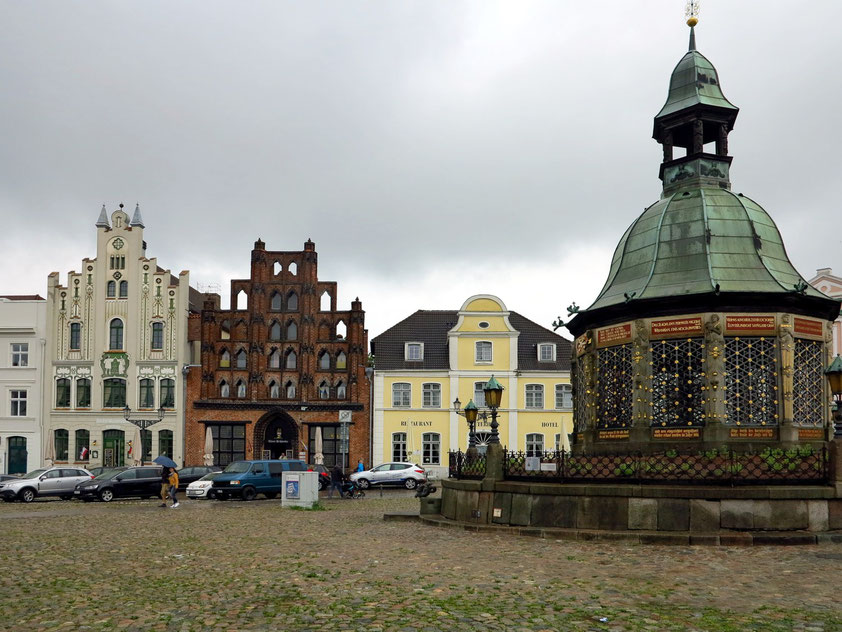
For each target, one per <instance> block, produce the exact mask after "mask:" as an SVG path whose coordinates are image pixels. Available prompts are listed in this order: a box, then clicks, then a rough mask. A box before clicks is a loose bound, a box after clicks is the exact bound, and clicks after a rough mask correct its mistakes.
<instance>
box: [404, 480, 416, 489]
mask: <svg viewBox="0 0 842 632" xmlns="http://www.w3.org/2000/svg"><path fill="white" fill-rule="evenodd" d="M403 486H404V487H406V488H407V489H415V488H416V487H418V481H416V480H415V479H414V478H408V479H406V480H405V481H404V482H403Z"/></svg>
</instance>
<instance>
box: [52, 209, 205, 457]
mask: <svg viewBox="0 0 842 632" xmlns="http://www.w3.org/2000/svg"><path fill="white" fill-rule="evenodd" d="M122 206H123V205H122V204H121V205H120V209H118V210H116V211H114V212H113V213H112V214H111V219H110V222H109V219H108V216H107V214H106V211H105V207H104V206H103V208H102V212H101V214H100V217H99V220H98V221H97V223H96V226H97V248H96V257H95V258H93V259H83V260H82V268H81V271H80V272H75V271H74V272H70V273H69V274H68V276H67V284H66V285H61V284H60V283H59V275H58V273H57V272H53V273H51V274H50V275H49V277H48V280H47V327H48V330H49V331H48V336H47V358H48V363H49V368H48V371H47V377H46V378H45V383H44V396H43V397H44V410H45V411H49V412H48V413H47V416H48V419H47V422H46V424H45V427H46V429H47V432H46V434H45V437H44V441H45V443H46V446H45V450H44V454H45V460H47V461H51V460H52V461H55V462H69V463H78V464H80V465H86V466H89V467H96V466H99V465H123V464H125V465H130V464H132V462H134V461H137V460H138V457H139V455H138V450H139V448H138V446H137V445H136V443H137V440H136V436H137V435H136V433H137V429H136V427H135V426H134V425H132V424H131V423H129V422H127V421H126V420H125V413H124V408H125V407H126V406H128V408H130V409H131V416H132V418H133V419H157V418H158V416H159V409H161V408H163V409H164V410H163V419H162V420H161V421H160V422H159V423H156V424H155V425H152V426H151V427H150V428H149V429H148V430H147V431H146V432H144V436H143V438H142V442H143V448H144V453H145V454H144V456H145V460H147V461H148V460H149V459H150V458H154V457H156V456H158V455H160V454H166V455H167V456H170V457H171V458H173V459H174V460H175V461H176V462H178V463H179V464H180V465H183V454H184V439H183V437H184V400H183V385H184V383H183V379H182V371H183V369H184V367H185V366H186V365H188V364H189V347H188V343H187V317H188V313H189V310H190V288H189V273H188V272H186V271H185V272H181V273H180V274H179V275H178V278H176V277H175V276H173V275H172V274H171V273H170V271H169V270H164V269H161V268H159V267H158V264H157V260H156V259H155V258H147V256H146V242H144V240H143V229H144V225H143V220H142V218H141V216H140V209H139V208H137V209H135V213H134V216H133V217H132V218H131V219H129V216H128V214H127V213H125V212H124V211H123V210H122ZM130 451H131V453H130Z"/></svg>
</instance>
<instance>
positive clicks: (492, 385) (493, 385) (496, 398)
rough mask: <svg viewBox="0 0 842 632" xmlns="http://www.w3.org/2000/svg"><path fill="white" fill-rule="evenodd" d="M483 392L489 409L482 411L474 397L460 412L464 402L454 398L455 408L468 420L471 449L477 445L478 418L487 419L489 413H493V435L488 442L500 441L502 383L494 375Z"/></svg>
mask: <svg viewBox="0 0 842 632" xmlns="http://www.w3.org/2000/svg"><path fill="white" fill-rule="evenodd" d="M482 392H483V393H484V394H485V405H486V406H488V410H487V411H485V410H483V411H481V410H480V409H479V408H478V407H477V405H476V404H474V400H473V399H472V400H470V401H469V402H468V405H467V406H465V410H464V411H463V412H460V408H461V406H462V402H460V401H459V397H457V398H456V399H455V400H453V408H454V410H455V411H456V414H457V415H461V416H462V417H464V418H465V420H466V421H467V422H468V449H469V450H470V449H471V448H474V449H475V448H476V446H477V434H476V423H477V418H480V419H482V420H486V419H488V416H489V415H491V437H490V438H489V439H488V443H489V444H493V443H500V433H499V432H498V428H499V424H498V423H497V409H498V408H499V407H500V400H501V399H502V397H503V387H502V386H501V385H500V382H498V381H497V380H496V379H495V378H494V376H493V375H492V376H491V379H490V380H488V382H487V383H486V384H485V386H484V387H483V389H482Z"/></svg>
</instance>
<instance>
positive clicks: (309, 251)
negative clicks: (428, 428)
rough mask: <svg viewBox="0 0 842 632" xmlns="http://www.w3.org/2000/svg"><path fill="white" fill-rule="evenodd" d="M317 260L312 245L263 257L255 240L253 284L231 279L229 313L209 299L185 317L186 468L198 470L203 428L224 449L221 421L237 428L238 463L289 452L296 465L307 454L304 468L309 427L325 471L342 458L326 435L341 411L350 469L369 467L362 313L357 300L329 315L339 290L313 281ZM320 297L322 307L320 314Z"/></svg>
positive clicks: (309, 447)
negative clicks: (195, 361) (318, 440)
mask: <svg viewBox="0 0 842 632" xmlns="http://www.w3.org/2000/svg"><path fill="white" fill-rule="evenodd" d="M317 262H318V255H317V253H316V250H315V244H314V243H313V242H312V241H309V240H308V241H307V242H306V243H305V244H304V250H302V251H297V252H270V251H267V250H266V248H265V245H264V243H263V242H262V241H260V240H258V241H257V242H255V244H254V249H253V250H252V252H251V278H249V279H239V280H233V281H231V309H228V310H222V309H220V306H219V302H220V301H219V296H218V295H214V294H209V295H207V296H206V300H205V303H204V308H203V310H202V313H201V317H200V318H199V319H191V321H190V327H189V334H190V339H191V341H193V344H194V347H196V346H198V350H199V353H200V357H201V366H198V365H197V366H193V367H191V370H190V373H189V375H188V378H187V401H188V407H187V454H186V459H185V462H186V464H200V463H202V460H203V455H204V446H205V436H206V431H207V428H208V427H210V428H212V432H214V433H216V434H217V435H219V436H220V440H219V441H218V442H217V446H216V447H217V448H221V446H222V445H224V446H226V448H227V446H228V443H227V439H226V440H222V439H221V437H222V435H220V434H219V433H222V434H226V433H227V432H228V430H227V429H225V430H223V428H222V427H221V426H220V424H224V425H225V426H236V427H238V428H239V427H240V426H244V428H245V431H244V432H243V431H242V430H239V432H240V434H242V439H240V440H239V442H238V443H236V445H235V447H234V448H232V450H233V451H234V452H237V451H239V450H240V448H241V447H242V452H244V457H245V458H246V459H253V458H262V457H263V455H264V454H266V451H269V453H270V455H271V456H272V458H278V457H279V456H283V455H284V454H286V451H287V450H291V451H292V454H293V455H294V457H295V458H298V456H299V453H300V452H302V451H306V452H307V455H306V460H307V461H308V462H313V458H314V456H315V455H314V454H313V450H312V447H313V446H312V442H311V433H310V430H309V428H310V427H311V426H313V427H320V428H321V430H322V434H323V437H324V438H325V442H324V443H325V450H324V452H325V463H326V464H327V465H330V464H332V458H339V456H340V454H341V452H342V450H341V447H340V443H339V442H336V443H335V444H334V443H331V437H332V436H333V433H338V432H339V429H340V424H339V415H340V411H343V410H344V411H350V412H351V425H350V427H349V431H350V432H349V453H348V454H349V464H352V465H353V464H354V463H356V462H357V459H363V460H364V461H365V463H367V464H368V463H370V449H369V446H370V422H369V396H370V384H369V379H368V377H367V376H366V361H367V358H368V354H367V350H368V331H367V330H366V329H365V312H364V311H363V309H362V303H361V302H360V301H359V299H356V300H354V301H353V302H352V303H351V309H350V310H347V311H337V309H336V297H337V284H336V283H335V282H332V281H319V279H318V274H317ZM242 292H244V293H245V295H246V297H247V303H248V304H247V306H245V305H243V300H242V299H243V295H242V294H241V293H242ZM325 293H327V295H328V296H329V297H330V305H329V307H328V306H327V305H325V307H326V308H327V309H325V310H322V309H321V301H322V296H323V295H324V294H325ZM238 295H239V297H238ZM238 299H239V303H238ZM343 325H344V328H345V331H344V333H338V332H337V329H338V328H341V327H342V326H343ZM197 343H198V344H197ZM226 365H227V366H226ZM235 441H236V439H235ZM334 446H335V447H334ZM331 451H332V455H331ZM234 458H241V457H238V456H237V455H236V454H235V456H234ZM220 459H222V460H223V461H224V460H225V457H221V456H220V454H219V453H217V459H216V461H215V462H216V463H217V464H224V463H220Z"/></svg>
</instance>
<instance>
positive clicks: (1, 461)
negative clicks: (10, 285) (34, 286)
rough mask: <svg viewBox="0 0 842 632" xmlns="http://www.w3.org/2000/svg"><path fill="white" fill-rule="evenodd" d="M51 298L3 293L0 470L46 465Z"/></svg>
mask: <svg viewBox="0 0 842 632" xmlns="http://www.w3.org/2000/svg"><path fill="white" fill-rule="evenodd" d="M46 314H47V303H46V301H45V300H44V299H43V298H41V297H40V296H37V295H32V296H0V473H2V474H22V473H24V472H28V471H31V470H34V469H36V468H37V467H38V466H40V465H41V458H42V445H41V437H42V424H43V423H44V418H43V416H42V414H41V411H42V409H41V384H42V382H43V372H44V353H45V345H46V339H45V338H46Z"/></svg>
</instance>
